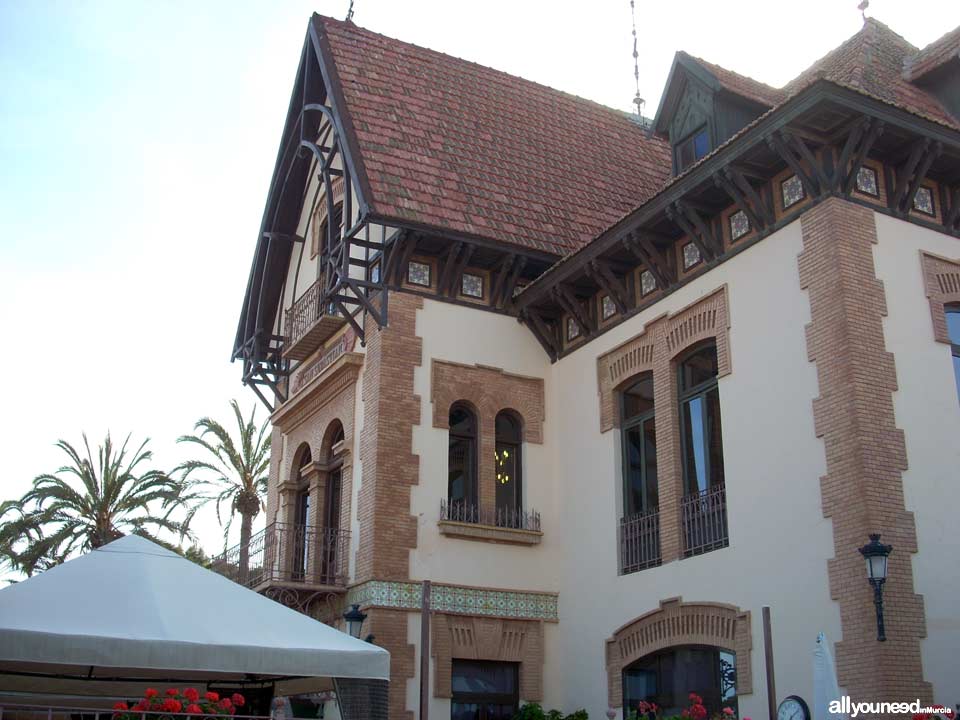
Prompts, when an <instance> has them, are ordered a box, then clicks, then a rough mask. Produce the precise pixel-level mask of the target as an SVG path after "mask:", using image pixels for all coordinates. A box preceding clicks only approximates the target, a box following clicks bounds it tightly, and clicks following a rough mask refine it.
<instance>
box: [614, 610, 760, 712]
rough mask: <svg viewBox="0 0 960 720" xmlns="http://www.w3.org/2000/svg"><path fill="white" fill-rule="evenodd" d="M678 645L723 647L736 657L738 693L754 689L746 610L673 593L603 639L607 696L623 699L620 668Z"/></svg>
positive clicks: (616, 702) (617, 702)
mask: <svg viewBox="0 0 960 720" xmlns="http://www.w3.org/2000/svg"><path fill="white" fill-rule="evenodd" d="M678 646H708V647H714V648H724V649H726V650H730V651H732V652H734V653H735V654H736V657H737V695H749V694H750V693H752V692H753V677H752V671H751V667H752V665H751V659H750V653H751V650H752V648H753V635H752V630H751V627H750V611H749V610H745V611H742V610H740V609H739V608H737V607H736V606H734V605H726V604H723V603H712V602H691V603H685V602H683V599H682V598H679V597H675V598H670V599H668V600H662V601H661V602H660V607H659V608H658V609H656V610H652V611H651V612H648V613H646V614H644V615H641V616H640V617H638V618H636V619H635V620H631V621H630V622H629V623H627V624H626V625H623V626H622V627H620V628H619V629H618V630H617V631H616V632H614V633H613V637H611V638H609V639H608V640H607V641H606V665H607V696H608V702H609V705H610V707H612V708H616V707H620V706H621V705H622V704H623V669H624V668H625V667H627V666H629V665H631V664H633V663H635V662H636V661H638V660H640V659H641V658H643V657H646V656H647V655H651V654H653V653H656V652H658V651H660V650H665V649H667V648H672V647H678Z"/></svg>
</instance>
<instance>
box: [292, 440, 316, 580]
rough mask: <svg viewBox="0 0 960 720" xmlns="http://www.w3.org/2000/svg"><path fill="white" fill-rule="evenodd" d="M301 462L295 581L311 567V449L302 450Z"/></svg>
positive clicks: (294, 518)
mask: <svg viewBox="0 0 960 720" xmlns="http://www.w3.org/2000/svg"><path fill="white" fill-rule="evenodd" d="M299 452H300V462H299V463H298V464H297V499H296V504H295V505H294V516H293V524H294V532H293V538H292V539H293V544H294V548H293V549H294V552H293V579H294V580H300V579H303V577H305V575H306V573H307V569H308V567H309V565H310V547H309V543H308V542H307V536H308V533H309V532H310V524H311V522H312V521H313V518H312V508H311V502H310V486H309V484H308V483H307V478H306V474H307V468H308V467H309V466H310V463H311V462H312V461H313V460H312V457H311V455H310V448H309V447H302V448H301V449H300V451H299Z"/></svg>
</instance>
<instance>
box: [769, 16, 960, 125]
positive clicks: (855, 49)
mask: <svg viewBox="0 0 960 720" xmlns="http://www.w3.org/2000/svg"><path fill="white" fill-rule="evenodd" d="M954 32H956V31H954ZM951 34H952V33H951ZM938 42H939V41H938ZM919 52H920V51H918V50H917V48H916V47H914V46H913V45H911V44H910V43H909V42H907V41H906V40H904V39H903V38H902V37H901V36H900V35H898V34H897V33H895V32H894V31H893V30H891V29H890V28H889V27H887V26H886V25H884V24H883V23H882V22H880V21H879V20H875V19H873V18H867V20H866V21H865V22H864V24H863V27H862V28H861V29H860V31H859V32H858V33H856V34H855V35H853V36H852V37H851V38H849V39H848V40H847V41H845V42H844V43H843V44H842V45H840V46H839V47H837V48H836V49H834V50H832V51H831V52H829V53H827V54H826V55H824V56H823V57H822V58H820V59H819V60H818V61H817V62H815V63H814V64H813V65H811V66H810V67H809V68H807V69H806V70H805V71H804V72H802V73H801V74H800V75H799V76H797V77H796V78H795V79H793V80H791V81H790V82H789V83H787V85H785V86H784V88H783V89H784V90H785V91H786V92H787V93H788V94H790V95H793V94H795V93H796V92H798V91H799V90H801V89H802V88H804V87H806V86H807V85H809V84H810V83H811V82H813V81H814V80H817V79H819V78H825V79H827V80H833V81H834V82H838V83H840V84H842V85H846V86H848V87H852V88H854V89H857V90H861V91H863V92H865V93H867V94H869V95H873V96H874V97H877V98H880V99H881V100H885V101H887V102H889V103H891V104H893V105H897V106H898V107H901V108H903V109H904V110H907V111H909V112H912V113H914V114H916V115H922V116H924V117H927V118H929V119H931V120H935V121H937V122H940V123H942V124H944V125H949V126H952V127H954V128H960V122H958V119H957V118H954V117H953V116H952V115H950V113H948V112H947V111H946V110H945V109H944V107H943V105H941V104H940V101H939V100H937V98H936V97H935V96H934V95H932V94H930V93H928V92H926V91H924V90H923V89H921V88H919V87H917V86H916V85H914V84H912V83H911V82H910V81H908V80H907V79H905V78H904V65H905V63H906V62H907V61H908V60H910V59H911V58H913V57H914V56H916V55H917V54H918V53H919ZM924 52H925V51H924Z"/></svg>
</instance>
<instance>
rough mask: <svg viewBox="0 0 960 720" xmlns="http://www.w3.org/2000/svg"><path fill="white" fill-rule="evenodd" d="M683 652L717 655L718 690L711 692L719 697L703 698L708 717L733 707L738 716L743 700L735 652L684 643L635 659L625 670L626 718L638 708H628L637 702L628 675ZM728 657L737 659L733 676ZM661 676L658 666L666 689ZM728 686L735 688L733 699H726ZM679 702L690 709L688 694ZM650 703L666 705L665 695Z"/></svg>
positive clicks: (727, 649)
mask: <svg viewBox="0 0 960 720" xmlns="http://www.w3.org/2000/svg"><path fill="white" fill-rule="evenodd" d="M680 650H700V651H702V650H708V651H711V652H713V653H715V657H714V662H715V663H716V667H715V670H716V687H715V688H711V690H716V691H717V693H718V697H717V698H712V697H709V694H704V695H703V699H704V702H705V704H706V706H707V712H708V714H711V715H712V714H714V713H719V712H721V709H722V707H726V706H729V707H732V708H733V710H734V716H736V714H737V711H738V709H739V697H738V696H737V690H736V669H737V653H736V652H735V651H734V650H732V649H729V648H724V647H720V646H717V645H704V644H700V643H692V644H683V645H672V646H669V647H666V648H663V649H661V650H657V651H656V652H652V653H648V654H647V655H644V656H643V657H641V658H638V659H637V660H635V661H634V662H632V663H630V664H629V665H627V666H626V667H624V668H623V670H622V671H621V682H622V687H623V710H624V717H626V714H627V712H628V710H632V709H634V708H628V707H627V705H628V704H629V703H630V701H632V700H635V699H636V698H630V697H629V696H628V694H627V688H628V682H627V674H628V673H629V672H630V671H631V670H633V671H636V670H637V669H640V666H642V665H645V664H650V663H651V662H653V661H657V660H660V659H661V658H663V657H664V656H666V655H668V654H671V653H672V654H674V655H676V653H677V652H678V651H680ZM724 655H728V656H731V657H732V658H733V664H732V666H731V669H732V673H731V674H730V676H729V677H725V676H724V668H723V663H724V657H723V656H724ZM661 673H662V667H661V666H660V665H659V664H658V666H657V669H656V677H657V680H656V685H657V687H658V688H662V687H663V686H664V683H663V678H662V674H661ZM725 685H727V686H732V690H733V697H730V698H724V697H723V692H724V690H725V687H724V686H725ZM688 690H692V691H694V692H697V691H698V690H697V689H693V688H689V689H688ZM700 690H703V689H702V688H701V689H700ZM648 697H650V696H648ZM676 699H677V700H679V701H680V702H681V703H682V707H685V706H686V704H687V695H686V692H684V694H683V695H682V696H681V697H679V698H676ZM650 701H653V702H656V703H657V704H658V705H661V704H662V703H663V702H664V694H663V692H658V693H657V694H656V695H654V696H653V697H652V698H651V700H650ZM714 702H716V704H717V706H714ZM664 710H666V708H664Z"/></svg>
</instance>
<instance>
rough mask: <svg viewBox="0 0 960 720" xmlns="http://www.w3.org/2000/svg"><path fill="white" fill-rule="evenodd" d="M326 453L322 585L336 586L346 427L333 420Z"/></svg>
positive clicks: (326, 435) (321, 545) (321, 534)
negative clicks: (344, 429) (344, 428)
mask: <svg viewBox="0 0 960 720" xmlns="http://www.w3.org/2000/svg"><path fill="white" fill-rule="evenodd" d="M323 437H324V441H323V453H324V460H325V462H326V465H327V473H326V482H325V483H324V491H323V518H322V524H321V527H320V529H319V533H320V538H319V540H320V582H321V584H334V582H335V580H336V576H337V574H338V572H339V571H340V568H341V564H342V563H340V562H339V559H340V553H341V547H340V546H341V544H342V543H341V538H340V523H341V516H342V509H341V508H342V504H343V459H344V453H345V447H344V431H343V423H342V422H340V420H333V421H332V422H331V423H330V425H328V426H327V430H326V432H325V433H324V434H323Z"/></svg>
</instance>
